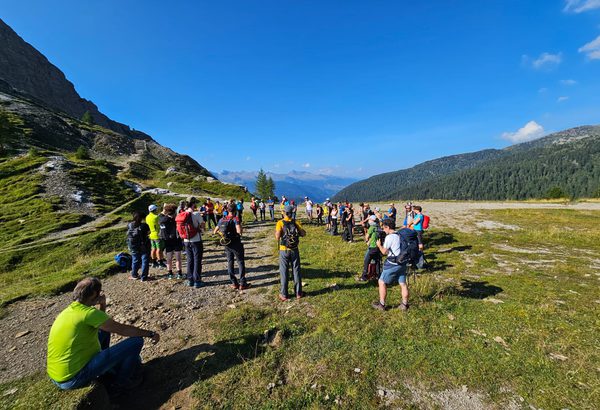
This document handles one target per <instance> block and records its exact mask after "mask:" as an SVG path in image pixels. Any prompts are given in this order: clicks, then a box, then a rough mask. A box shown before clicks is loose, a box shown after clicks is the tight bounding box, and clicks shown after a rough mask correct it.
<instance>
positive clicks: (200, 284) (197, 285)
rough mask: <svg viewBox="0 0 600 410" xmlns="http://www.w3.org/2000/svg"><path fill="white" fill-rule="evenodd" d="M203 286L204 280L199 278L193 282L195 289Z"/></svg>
mask: <svg viewBox="0 0 600 410" xmlns="http://www.w3.org/2000/svg"><path fill="white" fill-rule="evenodd" d="M203 286H204V282H202V281H201V280H199V281H198V282H196V283H194V287H195V288H196V289H200V288H201V287H203Z"/></svg>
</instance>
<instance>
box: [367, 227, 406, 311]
mask: <svg viewBox="0 0 600 410" xmlns="http://www.w3.org/2000/svg"><path fill="white" fill-rule="evenodd" d="M394 226H395V223H394V221H393V220H392V219H384V220H383V231H384V232H385V241H384V243H383V245H382V244H381V239H378V240H377V247H378V248H379V251H380V252H381V253H382V254H383V255H386V256H387V259H386V260H385V263H384V265H383V272H382V273H381V276H380V277H379V300H378V301H376V302H373V307H374V308H375V309H378V310H385V298H386V297H387V286H388V285H391V284H392V283H394V282H395V281H398V284H399V285H400V288H401V290H402V303H400V306H399V308H400V310H407V309H408V286H407V284H406V272H407V270H408V263H407V262H401V260H400V258H401V243H400V237H399V236H398V234H397V233H396V232H395V230H394V229H395V228H394Z"/></svg>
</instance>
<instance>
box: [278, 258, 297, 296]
mask: <svg viewBox="0 0 600 410" xmlns="http://www.w3.org/2000/svg"><path fill="white" fill-rule="evenodd" d="M290 267H291V268H292V274H293V277H294V291H295V292H296V296H300V295H302V277H301V276H300V251H299V250H298V249H293V250H289V251H281V250H280V251H279V276H280V281H281V291H280V293H281V296H284V297H286V298H287V297H288V281H289V278H288V268H290Z"/></svg>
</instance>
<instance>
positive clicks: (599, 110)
mask: <svg viewBox="0 0 600 410" xmlns="http://www.w3.org/2000/svg"><path fill="white" fill-rule="evenodd" d="M599 3H600V2H599V1H597V0H569V1H566V0H537V1H533V0H532V1H526V0H486V1H481V0H477V1H467V0H462V1H453V2H449V1H443V0H438V1H426V0H422V1H400V0H398V1H391V0H390V1H377V0H372V1H371V0H369V1H367V0H364V1H352V0H344V1H342V0H339V1H327V0H315V1H302V0H294V1H286V0H271V1H269V0H261V1H210V2H209V1H191V0H190V1H173V2H165V1H157V0H152V1H150V0H143V1H142V0H137V1H135V0H127V1H119V0H103V1H101V2H87V1H59V0H57V1H46V0H19V1H13V0H10V1H3V4H2V9H1V10H0V17H1V18H2V19H3V20H4V21H6V22H7V23H8V24H9V25H10V26H12V27H13V29H15V31H16V32H17V33H19V34H20V35H21V36H22V37H23V38H24V39H25V40H26V41H28V42H29V43H31V44H32V45H34V46H35V47H36V48H37V49H39V50H40V51H41V52H42V53H44V54H45V55H46V56H47V57H48V59H49V60H50V61H51V62H53V63H54V64H56V65H57V66H58V67H59V68H60V69H61V70H63V71H64V72H65V74H66V75H67V78H69V79H70V80H71V81H72V82H73V83H74V84H75V86H76V88H77V90H78V91H79V93H80V94H81V95H82V96H83V97H84V98H88V99H91V100H93V101H94V102H95V103H96V104H97V105H98V106H99V107H100V110H101V111H103V112H104V113H106V114H107V115H109V116H110V117H112V118H114V119H115V120H118V121H121V122H124V123H126V124H129V125H130V126H132V127H133V128H135V129H139V130H143V131H145V132H147V133H149V134H150V135H152V136H153V137H154V138H155V139H156V140H157V141H159V142H160V143H162V144H164V145H167V146H170V147H171V148H173V149H175V150H177V151H179V152H182V153H187V154H190V155H191V156H193V157H194V158H195V159H197V160H198V161H199V162H200V163H202V164H203V165H204V166H206V167H207V168H209V169H211V170H213V171H220V170H222V169H229V170H251V169H258V168H259V167H263V168H264V169H266V170H271V171H276V172H284V171H288V170H291V169H298V170H309V171H312V172H318V171H323V172H333V173H334V174H340V175H352V176H358V177H363V176H368V175H372V174H375V173H379V172H384V171H391V170H396V169H400V168H405V167H408V166H411V165H414V164H416V163H419V162H421V161H424V160H427V159H432V158H436V157H439V156H443V155H450V154H456V153H462V152H468V151H475V150H479V149H483V148H490V147H504V146H507V145H509V144H510V143H511V142H510V141H511V140H512V141H520V140H525V139H528V138H534V137H537V136H540V135H543V134H544V133H548V132H551V131H557V130H561V129H564V128H568V127H572V126H577V125H583V124H595V123H599V122H600V121H599V115H600V37H599V36H600V4H599ZM597 38H598V40H597V41H596V42H594V40H595V39H597ZM586 45H587V46H586ZM520 129H521V131H518V130H520Z"/></svg>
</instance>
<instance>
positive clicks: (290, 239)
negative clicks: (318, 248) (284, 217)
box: [281, 221, 300, 249]
mask: <svg viewBox="0 0 600 410" xmlns="http://www.w3.org/2000/svg"><path fill="white" fill-rule="evenodd" d="M299 243H300V232H298V226H297V225H296V222H295V221H283V235H282V237H281V244H282V245H283V246H285V247H286V248H288V249H296V248H298V244H299Z"/></svg>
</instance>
